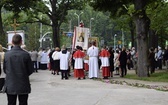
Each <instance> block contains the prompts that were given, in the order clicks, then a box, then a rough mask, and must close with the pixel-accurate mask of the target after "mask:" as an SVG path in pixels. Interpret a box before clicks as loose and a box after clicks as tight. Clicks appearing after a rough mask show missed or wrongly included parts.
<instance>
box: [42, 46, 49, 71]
mask: <svg viewBox="0 0 168 105" xmlns="http://www.w3.org/2000/svg"><path fill="white" fill-rule="evenodd" d="M48 58H49V57H48V53H47V49H43V50H42V53H41V59H40V64H41V69H42V70H46V69H47V65H48Z"/></svg>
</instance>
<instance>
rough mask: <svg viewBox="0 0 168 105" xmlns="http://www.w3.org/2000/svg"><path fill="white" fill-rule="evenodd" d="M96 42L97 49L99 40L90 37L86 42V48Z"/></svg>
mask: <svg viewBox="0 0 168 105" xmlns="http://www.w3.org/2000/svg"><path fill="white" fill-rule="evenodd" d="M93 41H94V42H96V46H97V47H99V38H98V37H90V38H89V41H88V47H90V46H91V45H92V42H93Z"/></svg>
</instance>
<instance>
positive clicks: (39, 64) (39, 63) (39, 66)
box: [37, 48, 42, 69]
mask: <svg viewBox="0 0 168 105" xmlns="http://www.w3.org/2000/svg"><path fill="white" fill-rule="evenodd" d="M41 53H42V48H39V51H38V57H37V67H38V69H41Z"/></svg>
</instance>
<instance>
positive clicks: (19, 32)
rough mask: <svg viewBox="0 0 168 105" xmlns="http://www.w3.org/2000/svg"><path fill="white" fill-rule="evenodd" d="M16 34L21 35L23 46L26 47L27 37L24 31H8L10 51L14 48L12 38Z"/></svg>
mask: <svg viewBox="0 0 168 105" xmlns="http://www.w3.org/2000/svg"><path fill="white" fill-rule="evenodd" d="M15 34H19V35H21V37H22V45H25V36H24V31H23V30H18V31H7V36H8V50H10V49H11V46H12V37H13V36H14V35H15Z"/></svg>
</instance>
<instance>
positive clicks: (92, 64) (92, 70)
mask: <svg viewBox="0 0 168 105" xmlns="http://www.w3.org/2000/svg"><path fill="white" fill-rule="evenodd" d="M87 55H88V56H89V78H90V79H93V78H98V77H99V66H98V56H99V49H98V47H96V42H95V41H93V42H92V46H91V47H89V49H88V51H87Z"/></svg>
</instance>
